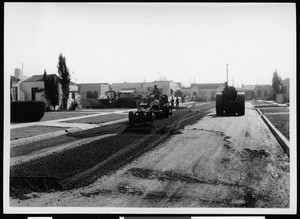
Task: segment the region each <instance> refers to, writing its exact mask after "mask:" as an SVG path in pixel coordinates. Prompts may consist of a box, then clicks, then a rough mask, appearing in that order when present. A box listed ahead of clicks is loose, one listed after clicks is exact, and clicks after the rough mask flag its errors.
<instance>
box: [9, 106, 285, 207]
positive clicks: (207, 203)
mask: <svg viewBox="0 0 300 219" xmlns="http://www.w3.org/2000/svg"><path fill="white" fill-rule="evenodd" d="M289 179H290V178H289V158H288V157H287V156H286V154H285V153H284V151H283V150H282V148H281V147H280V145H279V144H278V143H277V141H276V139H275V138H274V136H273V135H272V134H271V132H270V131H269V130H268V128H267V126H266V125H265V124H264V123H263V121H262V120H261V119H260V117H259V116H258V115H257V113H256V112H255V110H253V108H252V106H251V105H250V103H247V104H246V115H245V116H242V117H216V115H215V112H214V111H212V112H211V113H210V114H209V115H208V116H206V117H204V119H202V120H200V121H199V122H197V123H195V124H194V125H189V126H186V127H185V128H184V130H182V132H181V133H179V134H177V135H174V136H173V137H172V138H171V139H169V140H168V141H167V142H165V143H164V144H162V145H160V146H159V147H158V148H156V149H155V150H153V151H150V152H148V153H146V154H145V155H143V156H141V157H140V158H139V159H137V160H135V161H134V162H132V163H130V164H128V165H127V166H125V167H124V168H122V169H120V170H118V171H117V172H115V173H112V174H111V175H108V176H104V177H102V178H100V179H98V180H97V181H96V182H95V183H93V184H91V185H89V186H87V187H83V188H79V189H74V190H70V191H64V192H53V193H44V194H43V193H32V194H31V196H32V198H30V199H28V200H24V201H22V203H14V202H18V200H11V206H16V205H17V206H20V204H21V205H22V206H31V207H33V206H47V207H55V206H59V207H64V206H65V207H73V206H84V207H93V206H105V207H198V208H199V207H249V208H260V207H264V208H287V207H289V190H290V189H289Z"/></svg>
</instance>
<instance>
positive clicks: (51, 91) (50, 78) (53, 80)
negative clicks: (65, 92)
mask: <svg viewBox="0 0 300 219" xmlns="http://www.w3.org/2000/svg"><path fill="white" fill-rule="evenodd" d="M43 81H44V87H45V90H44V94H45V97H46V99H47V100H49V101H50V105H51V106H52V107H53V108H54V109H55V106H56V105H58V104H59V91H58V80H57V77H55V75H47V72H46V70H45V71H44V75H43Z"/></svg>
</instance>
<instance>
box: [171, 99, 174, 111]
mask: <svg viewBox="0 0 300 219" xmlns="http://www.w3.org/2000/svg"><path fill="white" fill-rule="evenodd" d="M171 107H172V109H174V98H173V97H172V99H171Z"/></svg>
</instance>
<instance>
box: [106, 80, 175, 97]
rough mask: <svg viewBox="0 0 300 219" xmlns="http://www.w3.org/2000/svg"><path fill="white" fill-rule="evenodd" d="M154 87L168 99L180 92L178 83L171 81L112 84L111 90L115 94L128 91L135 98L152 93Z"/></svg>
mask: <svg viewBox="0 0 300 219" xmlns="http://www.w3.org/2000/svg"><path fill="white" fill-rule="evenodd" d="M154 85H157V88H158V89H161V90H162V93H164V94H166V95H168V97H169V99H171V98H172V97H174V94H175V92H176V91H177V90H180V87H179V85H178V83H176V82H173V81H153V82H133V83H127V82H125V83H112V84H111V89H112V90H113V91H115V92H116V93H120V92H121V93H122V91H126V90H127V91H128V90H130V91H131V92H133V93H135V94H136V95H137V96H138V95H141V96H146V95H148V94H150V93H152V91H153V88H154Z"/></svg>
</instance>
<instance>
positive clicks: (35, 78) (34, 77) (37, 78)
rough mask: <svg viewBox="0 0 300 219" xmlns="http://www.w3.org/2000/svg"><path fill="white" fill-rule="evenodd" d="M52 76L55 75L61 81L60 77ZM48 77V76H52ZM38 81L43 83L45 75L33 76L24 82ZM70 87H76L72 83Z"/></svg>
mask: <svg viewBox="0 0 300 219" xmlns="http://www.w3.org/2000/svg"><path fill="white" fill-rule="evenodd" d="M50 75H54V76H55V77H57V78H58V79H59V80H60V79H61V78H60V77H59V76H57V75H56V74H50ZM50 75H47V76H50ZM37 81H43V75H33V76H31V77H30V78H28V79H26V80H25V81H23V82H37ZM70 85H76V84H75V83H74V82H72V81H70Z"/></svg>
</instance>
